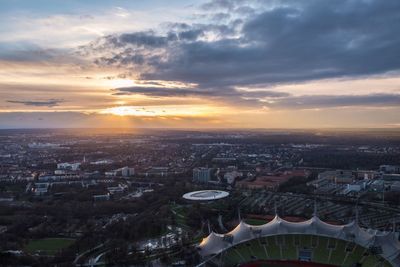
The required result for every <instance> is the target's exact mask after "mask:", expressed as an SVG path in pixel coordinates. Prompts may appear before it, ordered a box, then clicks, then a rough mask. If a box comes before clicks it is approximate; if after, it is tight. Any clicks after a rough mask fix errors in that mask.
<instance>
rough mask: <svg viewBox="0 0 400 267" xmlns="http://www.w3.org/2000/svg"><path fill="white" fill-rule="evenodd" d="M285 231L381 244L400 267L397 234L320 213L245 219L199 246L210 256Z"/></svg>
mask: <svg viewBox="0 0 400 267" xmlns="http://www.w3.org/2000/svg"><path fill="white" fill-rule="evenodd" d="M284 234H310V235H320V236H326V237H331V238H336V239H342V240H346V241H349V242H354V243H356V244H357V245H360V246H362V247H365V248H369V247H381V248H382V254H381V256H382V257H384V258H385V259H386V260H388V261H389V262H391V263H392V264H393V266H400V242H399V241H398V239H397V238H396V235H395V233H393V232H381V231H371V230H366V229H363V228H361V227H360V226H359V225H358V224H357V223H356V222H351V223H348V224H345V225H332V224H328V223H326V222H323V221H321V220H320V219H319V218H318V217H317V216H314V217H312V218H311V219H309V220H307V221H304V222H289V221H286V220H284V219H282V218H280V217H279V216H278V215H277V216H275V218H274V219H273V220H272V221H270V222H268V223H266V224H263V225H249V224H247V223H245V222H244V221H241V222H240V223H239V224H238V225H237V226H236V228H235V229H233V230H232V231H230V232H228V233H226V234H216V233H214V232H212V233H211V234H210V235H209V236H208V237H206V238H204V239H203V241H202V242H201V243H200V244H199V245H198V248H199V249H200V254H201V255H202V256H203V257H205V258H206V257H209V256H212V255H216V254H219V253H221V252H223V251H224V250H227V249H229V248H230V247H232V246H234V245H236V244H239V243H243V242H246V241H249V240H251V239H255V238H259V237H266V236H273V235H284Z"/></svg>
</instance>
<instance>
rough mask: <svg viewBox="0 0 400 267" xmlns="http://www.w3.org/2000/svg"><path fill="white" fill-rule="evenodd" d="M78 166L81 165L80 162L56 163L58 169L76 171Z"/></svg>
mask: <svg viewBox="0 0 400 267" xmlns="http://www.w3.org/2000/svg"><path fill="white" fill-rule="evenodd" d="M80 167H81V163H80V162H75V163H68V162H64V163H58V164H57V169H59V170H71V171H77V170H79V168H80Z"/></svg>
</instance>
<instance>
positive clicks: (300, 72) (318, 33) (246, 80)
mask: <svg viewBox="0 0 400 267" xmlns="http://www.w3.org/2000/svg"><path fill="white" fill-rule="evenodd" d="M263 3H265V4H264V5H265V8H264V9H260V10H265V11H263V12H259V13H257V14H255V15H254V16H242V17H237V16H236V18H235V19H232V20H230V21H229V22H228V23H225V24H223V23H222V24H221V23H215V24H192V25H185V29H184V30H183V29H181V30H180V31H179V30H178V32H176V31H177V30H176V27H175V28H174V29H173V30H171V31H168V32H167V33H164V34H161V33H158V34H157V33H155V32H138V33H130V34H122V35H117V36H108V37H106V38H105V39H104V40H102V43H103V44H104V43H106V44H107V45H106V47H107V49H108V55H104V56H103V57H101V58H100V59H99V61H103V62H105V63H107V64H110V63H113V64H116V65H120V66H121V67H123V66H132V65H140V66H146V68H143V71H142V72H141V77H142V79H153V80H177V81H183V82H191V83H197V84H199V85H200V87H202V88H209V87H214V88H215V87H217V86H221V87H226V86H237V85H255V84H264V85H271V84H277V83H293V82H301V81H308V80H316V79H323V78H339V77H352V76H362V75H371V74H382V73H386V72H388V71H396V70H399V69H400V57H396V56H393V55H399V54H400V28H399V27H393V25H397V24H398V22H399V21H400V13H399V12H398V10H400V2H399V1H397V0H387V1H378V0H371V1H362V0H354V1H349V0H335V1H329V2H325V1H275V2H274V5H273V6H268V2H263ZM241 5H242V6H243V8H246V7H247V6H246V4H245V3H244V2H243V1H213V2H210V3H208V4H205V5H204V6H203V7H204V8H205V9H206V10H212V9H213V8H217V7H218V8H225V9H228V10H231V9H235V10H237V9H239V8H240V7H241ZM216 14H217V13H216ZM101 48H102V47H101V46H97V47H96V46H93V47H92V49H93V50H96V49H97V50H101ZM145 48H147V49H145ZM160 51H161V52H162V53H160ZM103 52H104V51H103Z"/></svg>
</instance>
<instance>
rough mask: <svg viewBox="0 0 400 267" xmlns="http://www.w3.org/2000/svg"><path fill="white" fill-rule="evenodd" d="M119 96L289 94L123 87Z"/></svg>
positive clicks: (118, 89) (282, 94)
mask: <svg viewBox="0 0 400 267" xmlns="http://www.w3.org/2000/svg"><path fill="white" fill-rule="evenodd" d="M115 91H116V93H115V94H118V95H125V94H143V95H147V96H156V97H171V96H174V97H184V96H200V97H201V96H208V97H254V98H260V97H271V98H278V97H286V96H289V94H288V93H284V92H274V91H265V90H253V91H238V90H235V89H232V88H224V90H220V88H219V89H198V88H196V89H186V88H166V87H138V86H134V87H123V88H117V89H115Z"/></svg>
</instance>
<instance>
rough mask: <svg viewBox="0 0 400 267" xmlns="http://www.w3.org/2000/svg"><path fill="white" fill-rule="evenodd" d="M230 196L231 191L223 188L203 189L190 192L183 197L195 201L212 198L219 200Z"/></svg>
mask: <svg viewBox="0 0 400 267" xmlns="http://www.w3.org/2000/svg"><path fill="white" fill-rule="evenodd" d="M227 196H229V193H228V192H226V191H221V190H202V191H194V192H189V193H186V194H184V195H183V198H184V199H186V200H194V201H210V200H218V199H221V198H225V197H227Z"/></svg>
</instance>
